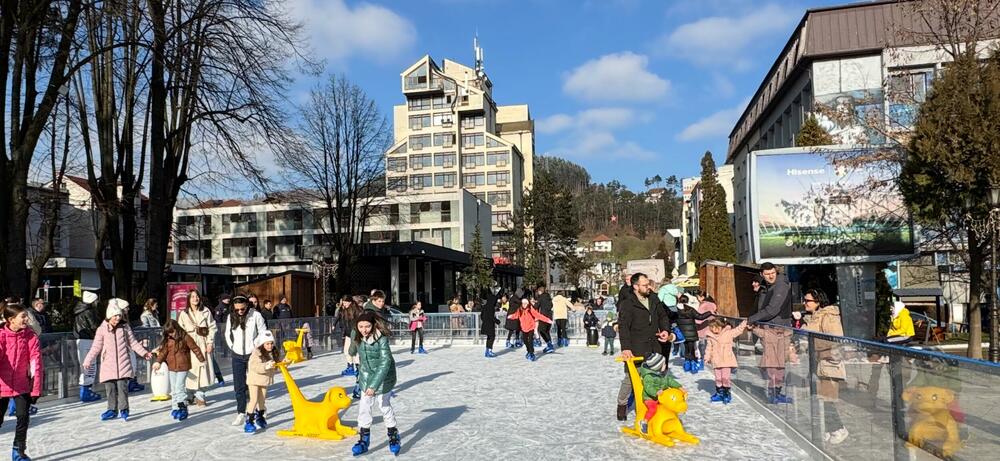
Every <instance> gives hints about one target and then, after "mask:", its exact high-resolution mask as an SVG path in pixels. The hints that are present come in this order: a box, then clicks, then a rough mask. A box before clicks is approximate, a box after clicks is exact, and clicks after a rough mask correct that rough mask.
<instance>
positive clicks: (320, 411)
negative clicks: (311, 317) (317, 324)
mask: <svg viewBox="0 0 1000 461" xmlns="http://www.w3.org/2000/svg"><path fill="white" fill-rule="evenodd" d="M300 335H301V333H300ZM299 339H300V340H301V339H302V336H299ZM276 366H277V367H278V369H279V370H281V374H282V375H283V376H284V377H285V385H286V386H288V396H289V397H291V400H292V414H293V416H294V418H295V421H294V423H293V425H292V429H290V430H284V431H278V435H280V436H283V437H311V438H315V439H322V440H341V439H344V438H345V437H352V436H355V435H358V432H357V431H355V430H354V429H352V428H350V427H347V426H344V425H343V424H340V412H341V411H343V410H345V409H346V408H347V407H349V406H350V405H351V398H350V397H349V396H348V395H347V392H346V391H344V388H342V387H331V388H330V390H328V391H326V396H325V397H324V398H323V400H322V401H321V402H313V401H310V400H307V399H306V398H305V396H303V395H302V391H301V390H300V389H299V386H298V384H295V380H294V379H292V375H291V373H289V372H288V366H287V365H286V364H285V363H283V362H281V363H278V364H277V365H276Z"/></svg>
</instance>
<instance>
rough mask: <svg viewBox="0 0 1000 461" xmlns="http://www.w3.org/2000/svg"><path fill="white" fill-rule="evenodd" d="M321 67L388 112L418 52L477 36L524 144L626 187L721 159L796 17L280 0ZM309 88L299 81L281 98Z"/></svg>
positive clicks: (459, 48) (614, 6)
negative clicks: (526, 120) (527, 119)
mask: <svg viewBox="0 0 1000 461" xmlns="http://www.w3.org/2000/svg"><path fill="white" fill-rule="evenodd" d="M289 2H290V6H291V8H292V14H293V15H295V16H296V17H299V18H301V19H302V20H303V22H304V25H305V31H306V34H307V36H308V37H309V38H311V43H312V47H313V51H314V52H315V53H316V54H317V55H319V56H320V57H322V58H323V59H324V60H325V62H326V66H327V70H328V72H336V73H343V74H345V75H346V76H347V77H348V78H350V79H351V80H353V81H354V82H356V83H358V84H360V85H361V86H362V87H363V88H365V90H366V91H367V92H368V93H369V95H370V96H371V97H373V98H374V99H375V100H376V101H377V102H378V103H379V105H380V106H381V107H383V109H384V111H385V113H386V114H387V115H391V113H392V112H391V111H392V106H393V105H395V104H400V103H401V102H402V101H403V96H402V94H401V93H400V91H399V73H400V72H402V70H403V69H405V68H406V67H407V66H409V65H410V64H412V63H413V62H414V61H416V60H417V59H419V58H420V57H421V56H423V55H424V54H430V55H431V56H432V57H433V58H434V59H435V60H437V61H438V62H440V61H441V60H442V59H443V58H449V59H453V60H456V61H459V62H462V63H465V64H468V65H471V64H472V57H473V52H472V38H473V36H474V35H475V34H476V33H477V31H478V34H479V39H480V43H481V44H482V46H483V47H484V49H485V64H486V72H487V73H488V74H489V76H490V78H491V79H492V80H493V82H494V99H495V100H496V101H497V103H498V104H501V105H503V104H520V103H528V104H529V105H530V107H531V113H532V116H533V117H534V118H535V121H536V136H537V139H536V144H535V145H536V149H537V152H539V153H543V154H545V155H553V156H558V157H563V158H566V159H568V160H571V161H573V162H576V163H579V164H581V165H583V166H584V167H586V168H587V170H588V171H589V172H590V174H591V176H592V178H593V179H594V180H595V181H599V182H607V181H611V180H615V179H617V180H619V181H621V182H622V183H624V184H626V185H627V186H629V187H630V188H632V189H633V190H638V189H641V188H643V184H642V182H643V179H644V178H646V177H649V176H653V175H655V174H660V175H661V176H663V177H667V176H669V175H672V174H673V175H677V176H679V177H686V176H693V175H697V174H698V173H699V171H700V165H699V159H700V158H701V155H702V154H703V153H704V152H705V150H711V151H712V152H713V153H714V154H715V158H716V161H717V162H721V161H723V159H724V156H725V151H726V146H727V142H728V141H727V140H728V135H729V132H730V130H731V129H732V127H733V124H734V122H735V120H736V119H737V117H738V116H739V114H740V112H741V111H742V110H743V108H744V107H745V105H746V103H747V101H748V99H749V98H750V96H751V95H752V94H753V92H754V91H755V90H756V88H757V86H758V85H759V83H760V81H761V79H762V78H763V76H764V74H765V73H766V72H767V70H768V68H769V67H770V66H771V64H772V63H773V61H774V59H775V56H776V55H777V53H778V52H779V51H780V49H781V47H782V46H783V45H784V44H785V42H786V41H787V39H788V37H789V35H790V34H791V32H792V30H793V29H794V27H795V25H796V24H797V23H798V21H799V20H800V19H801V18H802V15H803V13H804V12H805V10H806V9H807V8H812V7H817V6H826V5H832V4H838V3H843V2H832V1H812V0H810V1H787V0H764V1H759V0H691V1H689V0H675V1H653V0H649V1H640V0H605V1H598V0H587V1H570V0H558V1H557V0H523V1H513V0H421V1H367V2H357V1H351V0H289ZM313 84H314V81H310V80H309V79H306V78H302V79H300V80H298V81H297V82H296V85H295V87H294V88H293V94H292V95H291V96H292V100H293V101H296V100H298V101H301V100H303V99H304V95H305V93H306V92H307V91H308V88H309V87H310V86H311V85H313Z"/></svg>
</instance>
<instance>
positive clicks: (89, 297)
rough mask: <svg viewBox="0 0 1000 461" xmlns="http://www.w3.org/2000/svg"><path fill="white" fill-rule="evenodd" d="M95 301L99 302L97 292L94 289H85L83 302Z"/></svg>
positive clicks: (92, 302) (91, 302)
mask: <svg viewBox="0 0 1000 461" xmlns="http://www.w3.org/2000/svg"><path fill="white" fill-rule="evenodd" d="M95 302H97V293H94V292H93V291H84V292H83V303H84V304H94V303H95Z"/></svg>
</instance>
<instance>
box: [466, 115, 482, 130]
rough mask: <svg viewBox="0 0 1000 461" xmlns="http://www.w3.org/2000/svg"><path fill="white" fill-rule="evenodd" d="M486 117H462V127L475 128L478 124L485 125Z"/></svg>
mask: <svg viewBox="0 0 1000 461" xmlns="http://www.w3.org/2000/svg"><path fill="white" fill-rule="evenodd" d="M485 120H486V118H485V117H483V116H482V115H476V116H473V117H465V118H463V119H462V128H475V127H477V126H479V127H481V126H483V123H484V122H485Z"/></svg>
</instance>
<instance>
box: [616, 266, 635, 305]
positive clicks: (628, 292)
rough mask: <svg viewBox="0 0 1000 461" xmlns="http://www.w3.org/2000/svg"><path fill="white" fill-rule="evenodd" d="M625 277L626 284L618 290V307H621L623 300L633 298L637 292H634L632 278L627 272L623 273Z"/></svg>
mask: <svg viewBox="0 0 1000 461" xmlns="http://www.w3.org/2000/svg"><path fill="white" fill-rule="evenodd" d="M623 275H624V279H625V284H623V285H622V287H621V288H619V289H618V300H617V302H616V303H615V305H616V306H617V305H621V303H622V299H624V298H625V297H627V296H632V295H634V294H635V292H634V291H632V277H631V276H630V275H629V274H628V273H627V272H623Z"/></svg>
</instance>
